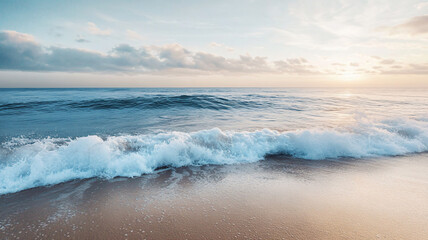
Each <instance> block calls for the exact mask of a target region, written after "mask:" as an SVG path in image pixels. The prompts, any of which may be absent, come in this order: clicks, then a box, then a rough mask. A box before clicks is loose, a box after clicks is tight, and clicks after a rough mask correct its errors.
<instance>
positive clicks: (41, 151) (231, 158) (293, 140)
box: [0, 119, 428, 194]
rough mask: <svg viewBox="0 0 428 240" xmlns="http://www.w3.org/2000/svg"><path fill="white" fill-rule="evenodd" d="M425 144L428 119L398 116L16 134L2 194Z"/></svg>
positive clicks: (1, 161)
mask: <svg viewBox="0 0 428 240" xmlns="http://www.w3.org/2000/svg"><path fill="white" fill-rule="evenodd" d="M424 151H428V122H427V121H424V120H418V121H417V120H408V119H407V120H405V119H395V120H387V121H385V120H384V121H377V122H372V121H368V120H364V119H362V120H360V121H359V123H358V125H355V126H349V127H347V128H341V129H328V128H319V129H317V128H313V129H303V130H294V131H284V132H280V131H274V130H269V129H263V130H259V131H252V132H245V131H241V132H237V131H222V130H220V129H218V128H214V129H210V130H202V131H197V132H191V133H185V132H165V133H158V134H146V135H124V136H110V137H107V138H101V137H99V136H87V137H79V138H74V139H60V138H45V139H26V138H18V139H13V140H11V141H8V142H5V143H3V144H2V147H1V149H0V194H6V193H12V192H17V191H21V190H24V189H28V188H33V187H37V186H45V185H52V184H57V183H60V182H64V181H69V180H72V179H84V178H91V177H100V178H113V177H117V176H123V177H135V176H139V175H142V174H146V173H152V172H153V171H155V169H157V168H159V167H164V166H169V167H181V166H188V165H206V164H238V163H249V162H254V161H258V160H262V159H263V158H264V157H265V156H266V155H269V154H287V155H291V156H293V157H297V158H304V159H311V160H322V159H331V158H340V157H352V158H362V157H377V156H393V155H403V154H408V153H418V152H424Z"/></svg>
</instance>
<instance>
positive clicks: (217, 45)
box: [210, 42, 235, 52]
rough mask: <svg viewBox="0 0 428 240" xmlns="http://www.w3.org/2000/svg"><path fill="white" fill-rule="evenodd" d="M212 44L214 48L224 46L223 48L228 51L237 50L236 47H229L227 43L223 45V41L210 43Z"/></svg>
mask: <svg viewBox="0 0 428 240" xmlns="http://www.w3.org/2000/svg"><path fill="white" fill-rule="evenodd" d="M210 46H211V47H213V48H223V49H225V50H227V51H229V52H233V51H235V49H234V48H232V47H229V46H225V45H223V44H221V43H216V42H211V43H210Z"/></svg>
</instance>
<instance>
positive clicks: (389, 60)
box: [379, 59, 395, 65]
mask: <svg viewBox="0 0 428 240" xmlns="http://www.w3.org/2000/svg"><path fill="white" fill-rule="evenodd" d="M379 63H380V64H384V65H391V64H394V63H395V60H394V59H383V60H381V61H380V62H379Z"/></svg>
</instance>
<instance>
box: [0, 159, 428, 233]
mask: <svg viewBox="0 0 428 240" xmlns="http://www.w3.org/2000/svg"><path fill="white" fill-rule="evenodd" d="M427 226H428V154H418V155H412V156H406V157H394V158H381V159H366V160H364V159H362V160H361V159H359V160H358V159H342V160H335V161H308V160H298V159H292V158H288V157H280V156H272V157H269V158H268V159H267V160H264V161H260V162H257V163H252V164H242V165H228V166H202V167H183V168H178V169H165V170H161V171H159V172H158V173H155V174H149V175H144V176H141V177H138V178H133V179H127V178H116V179H113V180H100V179H89V180H80V181H72V182H67V183H63V184H59V185H55V186H51V187H41V188H35V189H30V190H26V191H22V192H19V193H14V194H8V195H3V196H0V239H428V227H427Z"/></svg>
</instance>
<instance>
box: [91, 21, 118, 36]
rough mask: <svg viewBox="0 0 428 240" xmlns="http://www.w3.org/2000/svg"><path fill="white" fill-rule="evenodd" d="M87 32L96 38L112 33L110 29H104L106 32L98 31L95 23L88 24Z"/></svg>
mask: <svg viewBox="0 0 428 240" xmlns="http://www.w3.org/2000/svg"><path fill="white" fill-rule="evenodd" d="M87 30H88V32H89V33H91V34H93V35H98V36H109V35H111V33H112V31H111V30H110V29H106V30H101V29H99V28H98V27H97V25H95V23H93V22H88V27H87Z"/></svg>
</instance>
